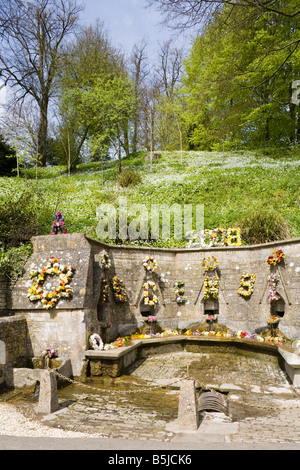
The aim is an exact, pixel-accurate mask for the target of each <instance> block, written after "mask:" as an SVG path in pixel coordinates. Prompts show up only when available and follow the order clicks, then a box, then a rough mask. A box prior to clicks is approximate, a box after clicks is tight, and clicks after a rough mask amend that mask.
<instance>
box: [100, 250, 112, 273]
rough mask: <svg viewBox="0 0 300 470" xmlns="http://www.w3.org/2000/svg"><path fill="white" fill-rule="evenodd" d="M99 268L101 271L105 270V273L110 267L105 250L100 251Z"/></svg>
mask: <svg viewBox="0 0 300 470" xmlns="http://www.w3.org/2000/svg"><path fill="white" fill-rule="evenodd" d="M100 266H101V268H102V269H105V270H106V271H108V270H109V268H110V267H111V261H110V258H109V254H108V253H107V251H105V250H103V251H101V253H100Z"/></svg>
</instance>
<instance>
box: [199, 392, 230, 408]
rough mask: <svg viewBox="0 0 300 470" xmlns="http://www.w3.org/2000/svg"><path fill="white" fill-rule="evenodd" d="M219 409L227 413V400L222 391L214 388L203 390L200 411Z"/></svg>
mask: <svg viewBox="0 0 300 470" xmlns="http://www.w3.org/2000/svg"><path fill="white" fill-rule="evenodd" d="M204 410H206V411H218V412H220V413H225V414H227V411H228V405H227V400H226V398H225V397H224V395H222V394H221V393H218V392H215V391H213V390H211V391H209V392H202V393H201V395H200V397H199V411H204Z"/></svg>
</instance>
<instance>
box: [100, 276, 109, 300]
mask: <svg viewBox="0 0 300 470" xmlns="http://www.w3.org/2000/svg"><path fill="white" fill-rule="evenodd" d="M100 301H101V303H102V304H108V303H109V285H108V281H107V279H103V280H102V285H101V294H100Z"/></svg>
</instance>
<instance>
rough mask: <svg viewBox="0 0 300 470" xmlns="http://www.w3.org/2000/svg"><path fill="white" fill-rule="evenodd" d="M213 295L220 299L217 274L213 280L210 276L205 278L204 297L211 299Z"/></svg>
mask: <svg viewBox="0 0 300 470" xmlns="http://www.w3.org/2000/svg"><path fill="white" fill-rule="evenodd" d="M211 297H213V298H214V299H216V300H218V298H219V276H215V277H214V278H213V280H211V279H210V278H209V277H208V276H205V279H204V299H205V300H207V299H210V298H211Z"/></svg>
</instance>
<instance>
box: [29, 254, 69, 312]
mask: <svg viewBox="0 0 300 470" xmlns="http://www.w3.org/2000/svg"><path fill="white" fill-rule="evenodd" d="M74 273H75V269H74V268H72V267H71V266H64V265H60V264H59V262H58V259H57V258H54V257H51V258H50V259H49V261H48V262H47V264H46V267H45V268H43V269H34V270H32V271H31V272H30V277H31V278H32V279H33V285H32V287H31V288H30V289H29V291H28V297H29V300H30V301H31V302H35V301H38V300H40V301H41V302H42V305H43V308H44V309H45V310H49V309H52V308H54V307H55V306H56V304H57V302H58V301H59V299H61V298H65V299H70V298H72V297H73V290H72V288H71V287H70V285H69V282H70V281H71V279H72V277H73V276H74ZM48 275H49V276H55V275H57V276H58V277H59V279H60V284H59V286H58V287H57V288H56V289H55V290H54V291H53V292H44V290H43V285H44V282H45V278H46V276H48Z"/></svg>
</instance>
